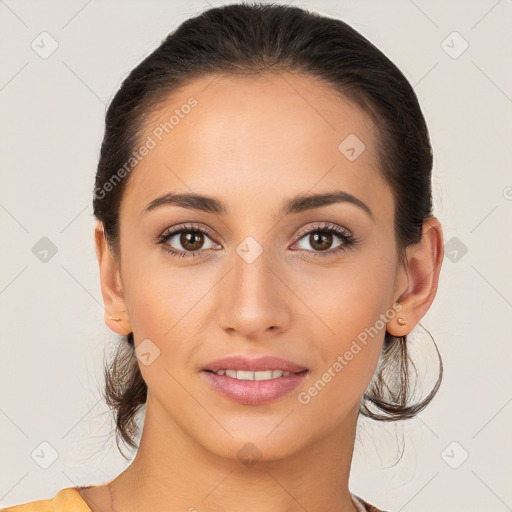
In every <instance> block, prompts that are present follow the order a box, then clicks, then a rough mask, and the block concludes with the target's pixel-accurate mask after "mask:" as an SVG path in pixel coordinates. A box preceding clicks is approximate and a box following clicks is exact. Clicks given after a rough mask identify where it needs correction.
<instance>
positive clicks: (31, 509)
mask: <svg viewBox="0 0 512 512" xmlns="http://www.w3.org/2000/svg"><path fill="white" fill-rule="evenodd" d="M0 512H92V511H91V509H90V508H89V506H88V505H87V503H86V502H85V501H84V499H83V498H82V496H81V495H80V493H79V492H78V487H66V488H65V489H61V490H60V491H59V492H58V493H57V494H56V495H55V496H54V497H53V498H50V499H47V500H37V501H31V502H30V503H23V504H22V505H15V506H14V507H7V508H2V509H0Z"/></svg>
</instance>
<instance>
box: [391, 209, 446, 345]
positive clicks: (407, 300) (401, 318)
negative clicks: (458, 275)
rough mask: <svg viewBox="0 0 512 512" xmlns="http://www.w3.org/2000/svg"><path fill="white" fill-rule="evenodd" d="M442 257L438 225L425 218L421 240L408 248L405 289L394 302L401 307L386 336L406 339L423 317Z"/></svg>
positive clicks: (435, 282)
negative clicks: (406, 285) (406, 284)
mask: <svg viewBox="0 0 512 512" xmlns="http://www.w3.org/2000/svg"><path fill="white" fill-rule="evenodd" d="M443 254H444V248H443V231H442V227H441V224H440V223H439V221H438V220H437V219H436V218H435V217H434V216H431V217H428V218H427V219H426V220H425V221H424V223H423V232H422V238H421V240H420V241H419V242H418V243H417V244H415V245H413V246H410V247H408V248H407V269H406V273H407V281H408V287H407V290H405V291H404V292H403V293H402V294H401V295H400V297H399V298H398V299H397V301H398V302H399V304H400V305H401V307H402V308H401V309H400V311H399V312H397V314H396V316H395V317H394V318H392V319H390V320H389V322H388V324H387V327H386V329H387V331H388V332H389V334H391V335H393V336H397V337H398V336H405V335H407V334H409V333H410V332H411V331H412V330H413V329H414V327H415V326H416V325H417V324H418V322H419V321H420V320H421V319H422V318H423V317H424V315H425V314H426V312H427V311H428V309H429V308H430V306H431V304H432V302H433V300H434V297H435V295H436V292H437V286H438V282H439V274H440V271H441V265H442V262H443Z"/></svg>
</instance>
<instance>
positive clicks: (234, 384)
mask: <svg viewBox="0 0 512 512" xmlns="http://www.w3.org/2000/svg"><path fill="white" fill-rule="evenodd" d="M201 373H203V374H204V375H205V376H206V378H207V379H208V382H209V383H210V384H211V386H212V387H213V388H214V389H215V390H216V391H218V392H219V393H220V394H221V395H224V396H225V397H226V398H229V399H231V400H234V401H235V402H238V403H241V404H244V405H263V404H267V403H269V402H272V401H273V400H276V399H278V398H279V397H281V396H283V395H286V394H287V393H290V391H292V390H294V389H295V388H296V387H297V386H298V385H299V384H300V383H301V382H302V381H303V379H304V377H305V376H306V374H307V373H308V372H307V371H303V372H300V373H293V374H291V375H288V376H286V377H279V378H276V379H269V380H238V379H233V378H232V377H226V375H217V374H216V373H213V372H210V371H206V370H203V371H202V372H201Z"/></svg>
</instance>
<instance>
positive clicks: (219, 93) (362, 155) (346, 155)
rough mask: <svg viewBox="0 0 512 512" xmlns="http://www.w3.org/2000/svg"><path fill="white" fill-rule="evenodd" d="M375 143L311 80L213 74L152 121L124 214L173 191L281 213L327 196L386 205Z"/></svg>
mask: <svg viewBox="0 0 512 512" xmlns="http://www.w3.org/2000/svg"><path fill="white" fill-rule="evenodd" d="M375 138H376V132H375V127H374V124H373V122H372V120H371V118H370V116H369V115H368V114H367V113H366V112H364V111H363V110H361V109H360V108H359V107H357V106H356V105H355V104H354V103H353V102H351V101H349V100H348V99H346V98H345V97H344V96H342V95H340V94H339V93H337V92H335V91H334V90H333V89H332V88H329V87H328V86H327V85H325V84H323V83H322V82H321V81H320V80H318V79H316V78H314V77H311V76H304V75H296V74H290V73H279V74H276V73H273V74H265V75H261V76H258V77H256V76H245V77H241V76H236V77H235V76H231V75H229V76H228V75H209V76H206V77H202V78H200V79H196V80H194V81H192V82H190V83H189V84H187V85H186V86H184V87H182V88H180V89H179V90H178V91H176V92H175V93H173V94H172V95H170V96H169V97H168V98H166V99H165V101H163V102H162V104H161V105H160V106H159V107H158V108H157V109H156V110H155V111H154V112H152V113H151V115H150V116H149V117H148V119H147V121H146V122H145V126H144V129H143V132H142V134H141V137H140V144H143V143H144V142H146V143H147V145H148V147H149V146H151V149H150V150H149V151H148V152H147V154H146V156H144V157H142V158H141V159H140V161H139V163H138V164H137V166H136V167H135V169H134V170H133V175H132V176H131V181H130V183H129V186H128V187H127V190H126V193H125V197H124V199H123V204H122V209H123V207H124V208H128V206H127V205H128V204H129V211H130V212H134V213H135V212H137V213H138V212H140V211H141V210H142V209H143V208H144V206H145V205H146V204H147V203H148V202H149V201H151V200H152V199H154V198H155V197H156V196H157V195H161V194H162V193H164V192H169V191H180V192H190V191H193V192H196V193H203V194H205V195H210V196H215V197H218V198H219V199H221V200H222V201H223V202H226V203H227V204H229V203H230V202H231V200H232V199H233V197H235V196H236V197H242V198H245V199H246V200H247V201H254V204H255V206H256V204H257V202H258V200H257V199H254V198H260V200H261V198H262V197H265V199H266V200H268V201H270V202H271V203H272V202H273V201H275V204H276V209H277V208H278V207H279V206H280V204H281V203H282V200H283V198H284V197H289V196H292V195H295V194H298V193H305V192H308V191H311V192H325V191H326V190H328V189H330V188H336V189H343V190H345V191H347V192H349V193H351V194H353V195H356V196H357V197H359V198H361V199H363V200H364V201H365V202H367V203H371V202H375V201H376V200H377V199H378V198H379V197H380V202H381V203H382V202H383V201H382V199H383V193H384V194H385V195H386V194H387V196H388V197H387V201H388V203H389V201H391V196H390V191H389V190H388V191H385V190H383V188H386V184H385V183H384V181H383V180H382V178H381V175H380V171H379V167H378V159H377V155H376V143H375V140H376V139H375ZM354 156H355V158H354ZM384 199H386V198H384ZM385 202H386V201H385V200H384V203H385ZM383 207H384V208H388V209H389V208H390V207H392V204H387V205H386V204H383Z"/></svg>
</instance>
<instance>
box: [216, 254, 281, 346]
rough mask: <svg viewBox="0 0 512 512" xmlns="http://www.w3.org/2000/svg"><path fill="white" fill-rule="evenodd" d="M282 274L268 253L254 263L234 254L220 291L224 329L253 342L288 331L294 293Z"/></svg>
mask: <svg viewBox="0 0 512 512" xmlns="http://www.w3.org/2000/svg"><path fill="white" fill-rule="evenodd" d="M280 274H281V275H280ZM282 274H283V271H282V266H280V265H278V264H276V261H275V259H274V260H272V256H271V255H270V254H267V251H265V250H264V251H263V252H262V253H261V254H260V255H259V256H258V257H257V258H256V259H254V260H253V261H251V260H250V259H244V258H243V257H241V256H240V255H239V254H238V253H236V254H234V257H233V266H232V268H231V270H230V271H229V273H228V275H227V276H226V277H225V279H223V282H222V289H221V290H220V293H221V300H220V304H221V305H220V310H219V316H218V318H219V322H220V326H221V328H222V329H224V330H226V331H228V333H230V334H233V333H235V332H236V333H238V334H239V335H240V336H242V337H245V338H252V339H254V338H258V337H260V336H264V335H268V334H270V333H274V334H277V333H278V332H283V331H286V330H288V328H289V324H290V320H291V310H290V294H291V292H290V291H289V289H288V288H287V287H286V285H285V284H284V282H285V279H284V276H283V275H282Z"/></svg>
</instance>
